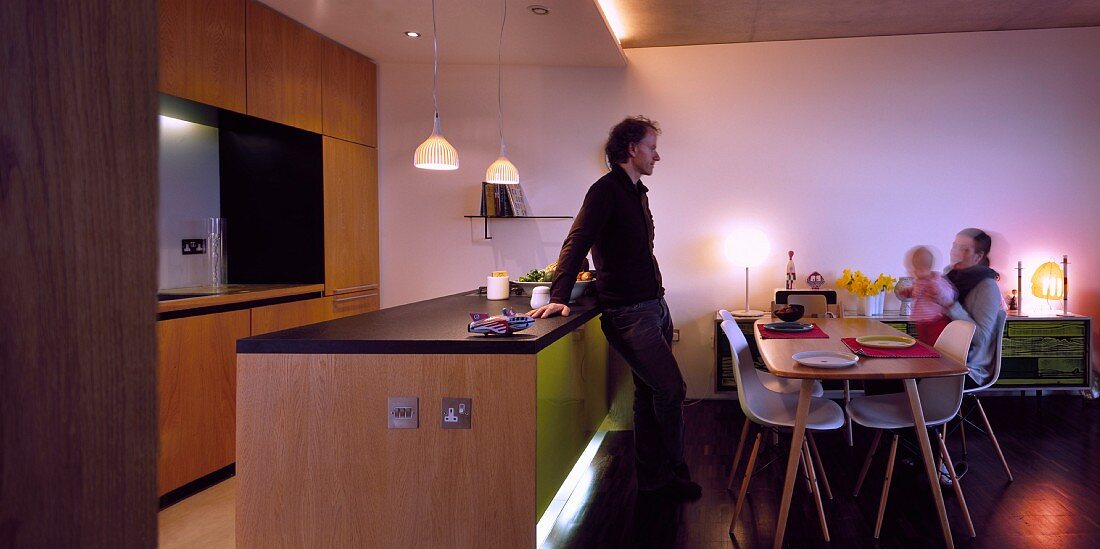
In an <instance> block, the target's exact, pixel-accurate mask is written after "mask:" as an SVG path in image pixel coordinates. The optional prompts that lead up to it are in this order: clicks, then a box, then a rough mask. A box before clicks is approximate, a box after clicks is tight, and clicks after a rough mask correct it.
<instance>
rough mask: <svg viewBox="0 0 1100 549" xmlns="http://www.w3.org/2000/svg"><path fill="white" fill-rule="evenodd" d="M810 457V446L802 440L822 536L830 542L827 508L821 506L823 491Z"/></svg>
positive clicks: (803, 454)
mask: <svg viewBox="0 0 1100 549" xmlns="http://www.w3.org/2000/svg"><path fill="white" fill-rule="evenodd" d="M811 460H812V458H811V457H810V445H809V444H808V443H807V442H806V440H805V439H803V440H802V461H804V462H806V469H808V470H809V472H810V493H811V494H813V497H814V503H816V504H817V521H818V522H819V523H820V524H821V535H822V536H824V537H825V541H826V542H828V541H829V525H828V524H826V523H825V507H824V506H822V504H821V490H820V489H819V488H818V486H817V474H816V473H815V472H814V463H813V461H811Z"/></svg>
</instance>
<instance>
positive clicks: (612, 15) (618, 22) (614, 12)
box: [596, 0, 626, 44]
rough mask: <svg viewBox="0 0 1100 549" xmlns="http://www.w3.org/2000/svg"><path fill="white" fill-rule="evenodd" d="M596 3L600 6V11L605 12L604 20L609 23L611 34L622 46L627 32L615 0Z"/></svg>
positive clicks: (602, 0) (601, 0) (598, 0)
mask: <svg viewBox="0 0 1100 549" xmlns="http://www.w3.org/2000/svg"><path fill="white" fill-rule="evenodd" d="M596 3H597V4H599V6H600V11H601V12H603V18H604V19H605V20H606V21H607V26H609V27H611V33H612V34H614V35H615V40H617V41H618V42H619V43H620V44H621V43H622V42H623V38H624V37H625V36H626V30H625V27H624V26H623V17H622V16H621V15H619V8H617V7H615V0H597V1H596Z"/></svg>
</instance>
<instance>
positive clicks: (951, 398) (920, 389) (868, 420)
mask: <svg viewBox="0 0 1100 549" xmlns="http://www.w3.org/2000/svg"><path fill="white" fill-rule="evenodd" d="M973 337H974V323H973V322H969V321H966V320H954V321H951V323H950V324H948V325H947V327H946V328H944V329H943V332H942V333H941V334H940V337H939V339H937V340H936V344H935V348H936V350H937V351H939V352H940V354H942V355H944V356H946V357H948V358H950V359H951V360H954V361H955V362H958V363H960V364H966V356H967V354H968V353H969V352H970V340H971V339H972V338H973ZM965 377H966V376H965V374H963V375H957V376H949V377H927V378H923V379H920V380H919V381H918V382H917V394H918V395H919V397H920V403H921V408H922V409H923V410H924V422H925V425H926V426H928V427H935V428H936V440H937V441H938V443H939V451H940V452H939V453H940V457H941V459H942V460H943V463H944V465H946V467H947V471H948V476H949V478H950V479H951V485H952V486H953V487H954V489H955V495H956V496H957V498H958V500H959V506H961V507H962V511H963V517H964V518H965V520H966V527H967V530H968V531H969V533H970V537H974V536H975V532H974V523H973V521H971V520H970V511H969V510H968V509H967V507H966V499H965V498H963V492H962V486H961V485H960V483H959V479H958V476H957V475H956V474H955V467H954V465H953V463H952V461H951V454H950V453H948V451H947V445H946V444H944V438H943V433H941V432H940V429H939V426H940V425H943V424H945V423H947V422H948V421H950V420H951V419H952V418H954V417H955V415H956V414H958V412H959V407H960V406H961V405H962V395H963V382H964V378H965ZM848 417H850V418H851V419H852V421H853V422H855V423H858V424H860V425H862V426H864V427H867V428H870V429H876V432H875V438H874V440H873V441H871V447H870V448H869V449H868V451H867V458H866V459H864V461H863V468H862V469H861V470H860V472H859V478H858V479H857V480H856V486H855V490H854V491H853V492H852V495H853V496H858V495H859V489H860V487H862V486H863V480H864V478H866V476H867V469H868V468H869V467H870V466H871V458H872V457H874V455H875V451H876V450H877V448H878V445H879V441H880V440H881V439H882V432H883V430H897V429H904V428H913V427H915V423H914V421H913V410H912V408H911V406H910V404H909V397H908V396H907V395H906V394H905V393H892V394H885V395H873V396H864V397H855V398H853V399H852V401H851V402H849V403H848ZM897 450H898V434H897V433H894V435H893V440H892V441H891V443H890V456H889V457H888V458H887V462H886V478H885V479H884V480H883V484H882V496H881V498H880V499H879V506H878V517H877V518H876V519H875V539H878V537H879V533H880V532H881V531H882V517H883V515H884V514H885V512H886V496H887V495H888V494H889V492H890V479H891V476H892V475H893V473H894V458H895V457H896V456H897Z"/></svg>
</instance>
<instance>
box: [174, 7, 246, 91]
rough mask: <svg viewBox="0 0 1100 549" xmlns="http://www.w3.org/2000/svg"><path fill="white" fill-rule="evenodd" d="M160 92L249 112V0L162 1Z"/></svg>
mask: <svg viewBox="0 0 1100 549" xmlns="http://www.w3.org/2000/svg"><path fill="white" fill-rule="evenodd" d="M159 9H160V13H159V25H158V34H157V40H158V45H159V50H158V55H159V57H160V91H162V92H164V93H167V94H171V95H175V96H177V97H183V98H185V99H190V100H192V101H198V102H199V103H206V104H208V105H214V106H216V107H221V108H223V109H229V110H231V111H236V112H245V69H244V66H245V39H244V36H245V0H160V5H159Z"/></svg>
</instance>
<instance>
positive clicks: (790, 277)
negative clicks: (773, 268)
mask: <svg viewBox="0 0 1100 549" xmlns="http://www.w3.org/2000/svg"><path fill="white" fill-rule="evenodd" d="M797 279H798V275H796V274H794V250H788V251H787V289H788V290H793V289H794V282H795V280H797Z"/></svg>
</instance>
